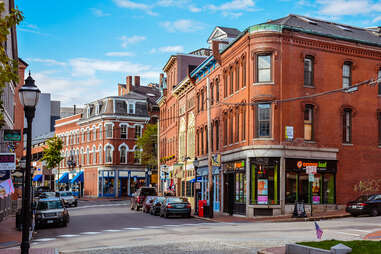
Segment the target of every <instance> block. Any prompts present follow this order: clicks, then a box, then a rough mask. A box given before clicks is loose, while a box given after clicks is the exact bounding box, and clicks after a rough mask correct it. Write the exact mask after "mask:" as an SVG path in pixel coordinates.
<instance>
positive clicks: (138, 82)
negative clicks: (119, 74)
mask: <svg viewBox="0 0 381 254" xmlns="http://www.w3.org/2000/svg"><path fill="white" fill-rule="evenodd" d="M134 78H135V82H134V85H135V86H140V76H135V77H134Z"/></svg>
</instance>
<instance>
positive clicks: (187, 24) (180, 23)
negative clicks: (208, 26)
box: [160, 19, 204, 32]
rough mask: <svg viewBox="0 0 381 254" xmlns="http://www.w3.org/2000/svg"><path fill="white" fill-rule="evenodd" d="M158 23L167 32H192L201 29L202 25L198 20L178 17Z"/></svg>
mask: <svg viewBox="0 0 381 254" xmlns="http://www.w3.org/2000/svg"><path fill="white" fill-rule="evenodd" d="M160 25H161V26H162V27H164V28H165V29H167V30H168V31H169V32H177V31H179V32H194V31H198V30H201V29H203V27H204V26H203V24H201V23H200V22H197V21H193V20H189V19H179V20H176V21H173V22H171V21H165V22H162V23H160Z"/></svg>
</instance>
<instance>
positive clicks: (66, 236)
mask: <svg viewBox="0 0 381 254" xmlns="http://www.w3.org/2000/svg"><path fill="white" fill-rule="evenodd" d="M76 236H79V235H57V237H65V238H70V237H76Z"/></svg>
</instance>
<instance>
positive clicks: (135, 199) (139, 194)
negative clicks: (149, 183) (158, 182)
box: [131, 187, 157, 211]
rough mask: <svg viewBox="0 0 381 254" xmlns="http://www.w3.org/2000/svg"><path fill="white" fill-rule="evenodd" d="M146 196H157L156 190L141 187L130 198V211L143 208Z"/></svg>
mask: <svg viewBox="0 0 381 254" xmlns="http://www.w3.org/2000/svg"><path fill="white" fill-rule="evenodd" d="M147 196H157V192H156V189H155V188H153V187H141V188H140V189H138V190H137V191H136V192H135V193H134V194H133V195H132V198H131V210H134V209H136V211H139V209H140V208H142V207H143V202H144V200H145V199H146V197H147Z"/></svg>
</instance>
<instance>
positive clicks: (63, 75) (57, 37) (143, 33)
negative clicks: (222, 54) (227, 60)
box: [16, 0, 381, 106]
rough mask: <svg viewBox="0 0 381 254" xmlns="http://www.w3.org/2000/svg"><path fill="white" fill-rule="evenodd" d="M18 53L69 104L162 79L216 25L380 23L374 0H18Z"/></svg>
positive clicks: (380, 4)
mask: <svg viewBox="0 0 381 254" xmlns="http://www.w3.org/2000/svg"><path fill="white" fill-rule="evenodd" d="M16 5H17V6H18V8H19V9H20V10H21V11H23V13H24V16H25V19H24V21H23V22H22V24H21V25H20V26H19V27H18V48H19V56H20V57H21V58H23V59H24V60H25V61H26V62H28V63H29V67H30V70H31V71H32V76H33V77H34V79H35V80H36V82H37V85H38V86H39V88H40V89H41V91H42V92H49V93H51V94H52V98H53V99H55V100H61V103H62V105H64V106H71V105H73V104H76V105H83V104H84V103H87V102H90V101H92V100H95V99H98V98H102V97H104V96H109V95H116V94H117V84H118V83H125V77H126V76H127V75H140V76H141V77H142V83H143V84H147V83H149V82H155V83H158V79H159V73H160V72H161V70H162V67H163V66H164V64H165V63H166V61H167V60H168V58H169V56H170V55H171V54H174V53H181V52H185V53H188V52H190V51H193V50H195V49H197V48H201V47H208V45H207V43H206V40H207V38H208V36H209V35H210V33H211V32H212V30H213V29H214V27H215V26H227V27H235V28H237V29H239V30H241V31H242V30H244V29H245V28H247V27H248V26H250V25H255V24H258V23H263V22H266V21H267V20H269V19H277V18H281V17H284V16H287V15H288V14H290V13H293V14H300V15H306V16H309V17H315V18H320V19H326V20H331V21H335V22H338V23H344V24H349V25H353V26H359V27H369V26H376V25H380V23H381V1H371V0H317V1H309V0H299V1H291V0H273V1H270V0H220V1H212V0H152V1H148V0H141V1H139V0H65V1H56V0H54V1H51V0H38V1H31V0H16Z"/></svg>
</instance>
